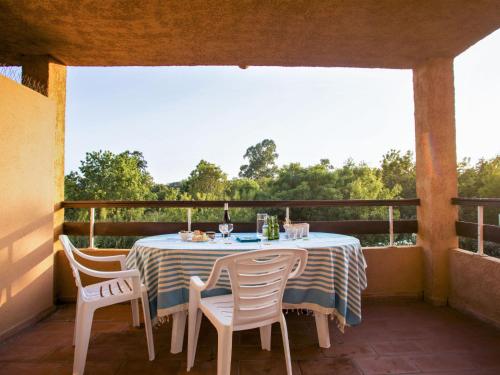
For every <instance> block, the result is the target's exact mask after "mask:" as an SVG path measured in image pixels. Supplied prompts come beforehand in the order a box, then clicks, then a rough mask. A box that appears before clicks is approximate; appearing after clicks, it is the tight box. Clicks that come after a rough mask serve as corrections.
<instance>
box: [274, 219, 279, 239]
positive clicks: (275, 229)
mask: <svg viewBox="0 0 500 375" xmlns="http://www.w3.org/2000/svg"><path fill="white" fill-rule="evenodd" d="M274 239H276V240H279V239H280V224H279V221H278V217H277V216H275V217H274Z"/></svg>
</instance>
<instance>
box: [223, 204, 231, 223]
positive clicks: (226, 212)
mask: <svg viewBox="0 0 500 375" xmlns="http://www.w3.org/2000/svg"><path fill="white" fill-rule="evenodd" d="M222 222H223V223H224V224H230V223H231V217H230V216H229V203H224V218H223V219H222Z"/></svg>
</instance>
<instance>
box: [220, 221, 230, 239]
mask: <svg viewBox="0 0 500 375" xmlns="http://www.w3.org/2000/svg"><path fill="white" fill-rule="evenodd" d="M231 225H233V224H231ZM228 230H229V228H228V224H219V232H221V234H222V238H225V237H226V236H227V234H228Z"/></svg>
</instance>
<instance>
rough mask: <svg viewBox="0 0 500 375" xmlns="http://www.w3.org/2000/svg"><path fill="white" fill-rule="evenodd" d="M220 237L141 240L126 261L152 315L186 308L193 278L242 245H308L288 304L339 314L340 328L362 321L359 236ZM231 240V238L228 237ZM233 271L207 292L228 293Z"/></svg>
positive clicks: (172, 236)
mask: <svg viewBox="0 0 500 375" xmlns="http://www.w3.org/2000/svg"><path fill="white" fill-rule="evenodd" d="M237 235H239V234H233V235H232V239H231V240H229V241H228V240H222V239H220V238H218V239H216V240H215V241H212V242H205V243H190V242H184V241H181V240H180V239H179V236H178V235H177V234H168V235H161V236H154V237H147V238H143V239H141V240H139V241H137V242H136V243H135V244H134V246H133V248H132V249H131V251H130V253H129V255H128V256H127V267H128V268H138V269H139V271H140V273H141V278H142V282H143V283H144V284H145V285H146V286H147V288H148V293H149V303H150V310H151V314H152V315H153V316H152V318H153V320H154V321H157V318H162V317H166V316H168V315H170V314H172V313H175V312H178V311H181V310H187V308H188V298H189V280H190V278H191V276H195V275H197V276H200V277H201V279H202V280H206V279H207V278H208V275H209V274H210V271H211V270H212V266H213V264H214V262H215V260H216V259H217V258H219V257H222V256H224V255H229V254H234V252H238V251H248V250H257V249H264V248H265V249H269V248H273V247H274V248H293V247H300V248H305V249H307V250H308V252H309V259H308V263H307V267H306V269H305V271H304V273H303V274H302V275H301V276H300V277H299V278H297V279H294V280H290V281H289V282H288V283H287V287H286V290H285V295H284V300H283V305H284V307H285V308H288V309H308V310H312V311H315V312H320V313H323V314H332V315H333V316H335V317H336V318H337V320H338V321H337V323H338V325H339V328H340V329H341V330H343V328H344V326H345V325H348V326H352V325H356V324H359V323H360V322H361V292H362V291H363V290H364V289H365V288H366V285H367V284H366V274H365V269H366V262H365V259H364V257H363V252H362V250H361V245H360V243H359V240H358V239H356V238H354V237H349V236H344V235H339V234H331V233H316V232H315V233H310V236H309V239H304V240H295V241H292V240H287V239H283V238H282V239H280V240H279V241H272V242H270V243H269V244H262V243H255V242H253V243H240V242H238V241H236V240H235V237H236V236H237ZM228 242H229V243H228ZM230 290H231V287H230V283H229V279H228V275H227V274H225V275H224V274H223V275H221V278H220V279H219V283H218V284H217V286H216V288H214V289H212V290H210V291H209V292H207V295H215V294H222V293H229V292H230Z"/></svg>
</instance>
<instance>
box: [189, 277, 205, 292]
mask: <svg viewBox="0 0 500 375" xmlns="http://www.w3.org/2000/svg"><path fill="white" fill-rule="evenodd" d="M189 287H190V288H193V289H194V290H196V291H198V292H202V291H204V290H205V289H206V287H207V285H206V284H205V283H204V282H203V281H201V279H200V278H199V277H198V276H191V282H190V283H189Z"/></svg>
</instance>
